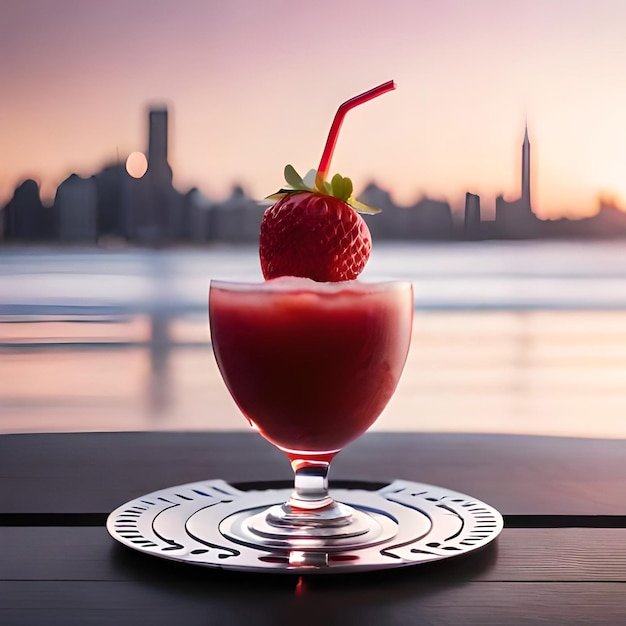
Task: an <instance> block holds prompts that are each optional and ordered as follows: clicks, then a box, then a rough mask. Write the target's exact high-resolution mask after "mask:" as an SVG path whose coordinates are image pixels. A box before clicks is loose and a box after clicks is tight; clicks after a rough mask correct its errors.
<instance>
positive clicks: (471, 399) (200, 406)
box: [0, 310, 626, 437]
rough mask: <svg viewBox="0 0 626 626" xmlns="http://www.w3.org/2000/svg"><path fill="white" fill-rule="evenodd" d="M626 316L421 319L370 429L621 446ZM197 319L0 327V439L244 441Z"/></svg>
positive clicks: (150, 317) (157, 315)
mask: <svg viewBox="0 0 626 626" xmlns="http://www.w3.org/2000/svg"><path fill="white" fill-rule="evenodd" d="M624 416H626V312H621V311H588V312H581V311H526V312H520V311H505V312H502V311H501V312H425V311H418V312H416V316H415V326H414V334H413V343H412V347H411V351H410V354H409V359H408V362H407V367H406V370H405V373H404V376H403V378H402V380H401V383H400V385H399V387H398V390H397V393H396V395H395V397H394V398H393V399H392V401H391V403H390V405H389V406H388V408H387V409H386V410H385V413H384V414H383V416H382V417H381V418H380V420H379V421H378V422H377V424H376V425H375V426H374V427H373V428H374V429H378V430H388V431H389V430H398V431H404V430H408V431H421V430H425V431H440V432H441V431H461V432H519V433H538V434H553V435H580V436H602V437H604V436H607V437H626V419H625V418H624ZM247 428H248V425H247V423H246V421H245V420H244V419H243V417H242V416H241V415H240V414H239V412H238V410H237V408H236V407H235V405H234V403H233V401H232V400H231V398H230V396H229V395H228V392H227V391H226V389H225V387H224V385H223V383H222V380H221V378H220V376H219V372H218V370H217V366H216V364H215V360H214V358H213V355H212V353H211V349H210V344H209V337H208V324H207V320H206V317H205V315H195V316H194V315H191V316H188V317H184V316H183V317H180V316H178V317H170V316H169V315H168V314H167V313H166V312H164V311H158V310H157V311H154V312H152V313H144V314H137V315H135V314H132V315H127V316H126V317H124V316H121V315H120V316H112V317H111V316H109V317H100V318H97V317H81V318H71V317H68V316H65V317H63V318H62V319H59V318H54V317H51V316H48V317H47V318H45V319H44V320H43V321H42V320H41V319H39V320H38V321H36V322H31V321H28V319H27V318H24V317H22V318H20V319H16V320H15V321H11V320H10V319H8V318H5V321H4V322H3V323H2V324H0V431H2V432H31V431H68V430H69V431H82V430H144V429H149V430H170V429H176V430H179V429H182V430H185V429H187V430H188V429H193V430H195V429H201V430H204V429H212V430H237V429H240V430H244V429H247Z"/></svg>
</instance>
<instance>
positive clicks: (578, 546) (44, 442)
mask: <svg viewBox="0 0 626 626" xmlns="http://www.w3.org/2000/svg"><path fill="white" fill-rule="evenodd" d="M209 478H223V479H225V480H227V481H228V482H242V481H249V480H251V479H254V480H255V481H277V480H289V479H290V469H289V466H288V463H287V462H286V460H285V459H284V458H283V456H282V455H281V454H280V453H279V452H278V451H276V450H275V449H274V448H272V446H270V445H269V444H267V443H266V442H265V441H263V440H262V439H261V438H260V437H259V436H258V435H255V434H252V433H201V434H199V433H95V434H94V433H84V434H36V435H3V436H0V496H1V497H0V555H1V556H0V624H3V625H4V624H6V625H7V626H18V625H22V624H29V625H30V624H45V625H49V624H63V625H64V626H68V625H72V624H77V625H87V624H119V625H124V624H150V625H152V624H180V625H185V626H191V625H195V624H202V625H206V624H220V625H221V624H225V625H230V624H255V625H259V624H287V623H289V624H298V625H300V624H359V625H361V626H367V625H369V624H372V625H373V624H376V625H387V624H390V625H391V624H394V625H395V624H420V623H424V624H520V623H536V622H541V621H543V622H544V623H547V624H578V623H590V624H622V623H626V585H625V583H626V441H621V440H582V439H562V438H543V437H522V436H518V437H515V436H495V435H494V436H484V435H458V434H450V435H448V434H446V435H438V434H390V433H375V434H366V435H365V436H363V437H362V438H361V439H360V440H359V441H357V442H355V443H353V444H352V445H351V446H349V447H348V448H347V449H346V450H344V451H343V452H342V453H341V454H340V455H339V456H338V457H337V459H336V462H335V464H334V466H333V470H332V478H334V479H335V480H339V479H359V480H371V481H377V482H390V481H391V480H392V479H394V478H402V479H406V480H412V481H417V482H425V483H431V484H435V485H440V486H443V487H449V488H451V489H454V490H457V491H461V492H463V493H466V494H469V495H472V496H474V497H476V498H478V499H481V500H484V501H485V502H487V503H489V504H491V505H492V506H494V507H496V508H497V509H498V510H500V511H501V512H502V513H503V515H504V516H505V529H504V531H503V532H502V534H501V535H500V537H499V538H498V539H497V540H496V541H495V542H494V543H492V544H490V545H489V546H488V547H487V548H485V549H483V550H482V551H480V552H477V553H475V554H470V555H467V556H464V557H461V558H457V559H450V560H447V561H442V562H439V563H433V564H426V565H418V566H415V567H409V568H403V569H399V570H393V571H385V572H373V573H368V574H358V575H335V576H318V577H306V578H304V579H303V580H302V581H299V579H298V577H296V576H289V575H286V576H281V575H262V574H243V573H237V572H223V571H217V570H210V569H206V568H200V567H194V566H191V565H184V564H179V563H175V562H169V561H164V560H160V559H156V558H154V557H150V556H147V555H143V554H139V553H136V552H134V551H131V550H129V549H126V548H125V547H123V546H121V545H118V544H117V543H116V542H114V541H113V540H112V539H111V538H110V537H109V536H108V534H107V532H106V530H105V528H104V523H105V520H106V517H107V515H108V513H109V512H110V511H111V510H113V509H114V508H116V507H117V506H118V505H120V504H122V503H124V502H126V501H128V500H130V499H132V498H135V497H137V496H139V495H143V494H145V493H149V492H151V491H155V490H158V489H160V488H163V487H168V486H172V485H177V484H183V483H188V482H194V481H198V480H204V479H209Z"/></svg>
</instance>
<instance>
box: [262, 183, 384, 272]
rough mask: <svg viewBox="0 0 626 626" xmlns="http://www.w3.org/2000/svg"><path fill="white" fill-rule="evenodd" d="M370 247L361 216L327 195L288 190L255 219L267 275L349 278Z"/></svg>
mask: <svg viewBox="0 0 626 626" xmlns="http://www.w3.org/2000/svg"><path fill="white" fill-rule="evenodd" d="M371 249H372V239H371V236H370V231H369V229H368V227H367V224H366V223H365V220H364V219H363V218H362V217H361V216H360V215H359V214H358V213H357V212H356V211H355V210H354V209H353V208H352V207H351V206H350V205H348V204H347V203H346V202H344V201H343V200H341V199H339V198H335V197H333V196H327V195H323V194H320V193H312V192H308V191H302V192H299V193H292V194H288V195H286V196H285V197H283V198H282V199H280V200H279V201H278V202H277V203H276V204H275V205H274V206H272V207H271V208H269V209H268V210H267V211H266V212H265V215H264V216H263V221H262V223H261V236H260V257H261V269H262V271H263V276H264V277H265V278H266V279H268V280H269V279H270V278H277V277H278V276H303V277H305V278H311V279H313V280H316V281H318V282H339V281H342V280H353V279H355V278H356V277H357V276H358V275H359V274H360V273H361V272H362V271H363V268H364V267H365V264H366V263H367V260H368V259H369V256H370V251H371Z"/></svg>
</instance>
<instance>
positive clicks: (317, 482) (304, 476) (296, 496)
mask: <svg viewBox="0 0 626 626" xmlns="http://www.w3.org/2000/svg"><path fill="white" fill-rule="evenodd" d="M291 467H292V468H293V473H294V491H293V493H292V494H291V496H290V497H289V501H288V503H287V504H288V505H289V506H291V507H293V508H295V509H306V510H314V509H322V508H324V507H327V506H330V505H332V504H333V503H334V500H333V499H332V498H331V497H330V495H329V493H328V470H329V469H330V462H329V461H313V460H309V459H293V460H292V461H291Z"/></svg>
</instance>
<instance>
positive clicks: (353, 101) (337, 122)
mask: <svg viewBox="0 0 626 626" xmlns="http://www.w3.org/2000/svg"><path fill="white" fill-rule="evenodd" d="M395 88H396V84H395V82H394V81H393V80H389V81H387V82H386V83H383V84H382V85H378V87H374V88H373V89H370V90H369V91H366V92H365V93H362V94H360V95H358V96H354V98H350V100H346V102H344V103H343V104H342V105H341V106H340V107H339V108H338V109H337V113H335V118H334V119H333V123H332V125H331V127H330V131H329V133H328V139H327V140H326V145H325V146H324V152H323V153H322V158H321V160H320V164H319V167H318V168H317V176H316V177H315V179H316V183H318V186H323V183H324V180H325V179H326V174H328V169H329V167H330V160H331V159H332V157H333V152H334V151H335V144H336V143H337V136H338V135H339V130H340V128H341V125H342V124H343V118H344V117H345V116H346V113H347V112H348V111H349V110H350V109H353V108H354V107H356V106H359V104H363V103H364V102H367V101H368V100H372V99H373V98H377V97H378V96H381V95H382V94H384V93H387V92H388V91H391V90H393V89H395Z"/></svg>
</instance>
